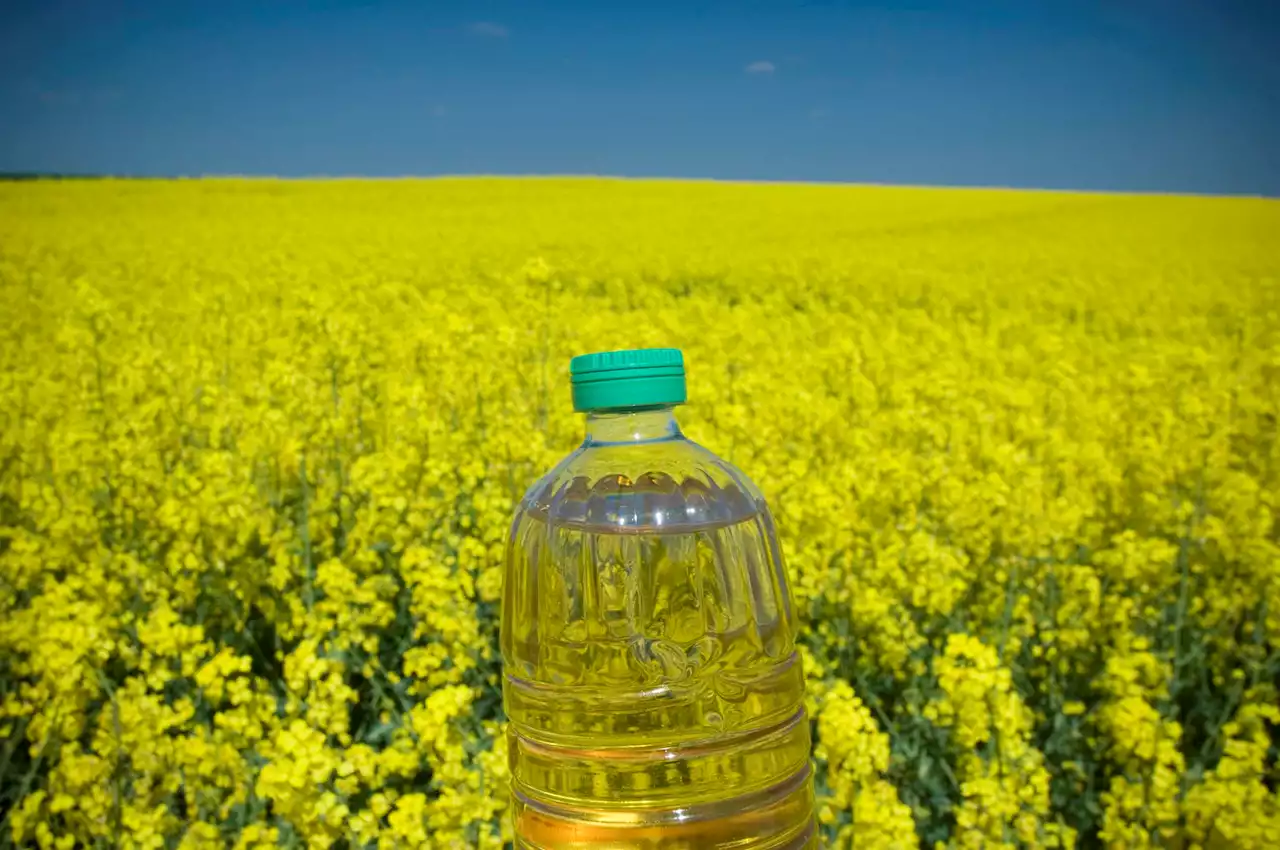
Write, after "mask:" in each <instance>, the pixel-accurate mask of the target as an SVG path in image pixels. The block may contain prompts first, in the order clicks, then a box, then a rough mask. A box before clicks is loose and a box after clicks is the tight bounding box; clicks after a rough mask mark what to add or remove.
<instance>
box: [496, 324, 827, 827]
mask: <svg viewBox="0 0 1280 850" xmlns="http://www.w3.org/2000/svg"><path fill="white" fill-rule="evenodd" d="M571 371H572V375H573V383H574V405H575V408H577V409H578V410H580V411H584V412H585V413H586V414H587V434H586V440H585V441H584V442H583V444H582V446H581V447H580V448H578V449H577V450H576V451H575V452H573V453H572V454H571V455H569V456H568V457H567V458H565V459H564V460H563V461H561V462H560V464H558V465H557V466H556V467H555V468H554V469H553V470H552V471H551V472H550V473H548V474H547V475H546V476H544V477H543V478H542V479H541V480H539V481H538V482H537V483H536V484H534V486H533V487H532V488H530V490H529V492H528V493H527V494H526V495H525V497H524V499H523V500H522V501H521V503H520V506H519V508H518V509H517V511H516V516H515V520H514V522H513V524H512V529H511V536H510V540H509V542H508V548H507V566H506V585H505V591H504V598H503V610H502V656H503V661H504V662H505V680H504V683H503V691H504V701H505V706H506V711H507V715H508V717H509V718H510V721H511V723H510V727H509V728H510V736H511V738H510V752H511V773H512V798H513V807H514V822H515V831H516V846H517V847H524V848H538V850H571V849H572V850H585V848H592V850H601V848H608V849H609V850H640V848H644V849H645V850H649V848H664V850H675V848H691V850H693V848H696V850H720V848H734V850H765V848H769V850H775V848H777V849H778V850H781V848H788V850H790V848H808V847H814V846H816V838H815V831H814V825H813V811H812V810H813V787H812V785H813V783H812V778H811V775H810V770H811V768H810V762H809V744H810V739H809V721H808V719H807V718H806V716H805V710H804V676H803V672H802V670H801V664H800V658H799V656H798V654H797V653H796V651H795V647H794V641H793V634H792V623H793V620H792V613H791V601H790V595H789V591H788V589H787V580H786V571H785V569H784V568H783V563H782V556H781V552H780V550H779V548H778V543H777V536H776V534H775V532H774V527H773V520H772V519H771V517H770V515H769V511H768V509H767V508H766V506H765V502H764V499H763V497H762V496H761V495H760V492H759V491H758V490H757V489H756V487H755V486H754V485H753V484H752V483H751V482H750V481H748V480H747V478H746V476H744V475H743V474H742V473H741V472H739V471H738V470H737V469H735V468H734V467H733V466H732V465H730V464H729V463H727V462H726V461H724V460H721V459H720V458H718V457H716V456H715V455H713V454H712V453H711V452H709V451H707V450H706V449H704V448H702V447H701V446H699V445H697V444H696V443H693V442H691V441H690V440H688V439H686V438H685V436H684V435H683V434H682V433H681V432H680V428H679V426H678V425H677V424H676V420H675V417H674V415H673V408H674V406H675V405H676V404H679V403H682V402H683V401H684V400H685V381H684V364H683V357H682V355H681V353H680V352H679V351H678V350H674V349H646V350H640V351H619V352H606V353H602V354H592V355H584V356H582V357H576V358H574V360H573V363H572V367H571Z"/></svg>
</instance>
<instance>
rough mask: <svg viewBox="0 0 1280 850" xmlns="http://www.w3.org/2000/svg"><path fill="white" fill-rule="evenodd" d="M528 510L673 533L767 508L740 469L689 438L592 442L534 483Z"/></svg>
mask: <svg viewBox="0 0 1280 850" xmlns="http://www.w3.org/2000/svg"><path fill="white" fill-rule="evenodd" d="M519 510H520V511H521V512H522V513H526V514H530V515H532V516H534V517H535V518H541V519H545V520H547V521H550V522H554V523H555V524H557V525H560V524H566V525H582V526H604V527H608V528H610V529H614V530H617V531H621V532H625V531H629V530H633V531H636V532H640V531H646V530H647V531H653V530H658V529H661V530H662V531H663V532H664V533H667V532H675V531H678V530H680V529H681V528H696V527H707V526H716V525H727V524H730V523H734V522H741V521H743V520H746V519H748V518H751V517H754V516H757V515H759V514H762V513H764V514H767V511H768V508H767V506H766V505H765V501H764V497H763V496H762V495H761V493H760V490H759V488H757V487H756V485H755V484H754V483H752V481H751V479H750V478H748V477H747V476H746V475H745V474H744V473H743V472H742V471H741V470H739V469H738V468H737V467H735V466H734V465H733V464H731V463H730V462H729V461H727V460H725V459H723V458H721V457H719V456H717V455H716V454H715V453H713V452H711V451H710V450H709V449H707V448H706V447H704V446H702V445H699V444H698V443H695V442H693V441H692V440H689V439H686V438H684V437H675V438H671V439H664V440H654V441H648V442H642V443H634V444H609V443H606V444H591V443H587V444H584V445H583V446H581V447H579V448H578V449H577V450H575V451H574V452H572V453H571V454H569V455H568V456H567V457H565V458H564V460H562V461H561V462H560V463H558V464H556V466H555V467H554V468H553V469H552V470H551V471H550V472H548V473H547V474H546V475H544V476H543V477H542V478H540V479H538V481H536V482H534V484H533V485H532V486H531V487H530V488H529V490H528V491H527V492H526V493H525V496H524V498H523V500H522V501H521V503H520V509H519Z"/></svg>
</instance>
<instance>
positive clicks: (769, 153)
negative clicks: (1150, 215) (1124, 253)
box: [0, 0, 1280, 195]
mask: <svg viewBox="0 0 1280 850" xmlns="http://www.w3.org/2000/svg"><path fill="white" fill-rule="evenodd" d="M2 14H3V17H2V18H0V20H2V22H3V23H2V24H0V116H2V118H0V120H2V121H3V124H2V125H0V126H2V127H3V129H0V170H6V171H15V170H24V171H32V170H34V171H59V172H112V173H128V174H146V175H175V174H210V173H219V174H225V173H238V174H280V175H289V176H300V175H339V174H341V175H404V174H422V175H426V174H443V173H491V174H493V173H497V174H508V173H514V174H524V173H558V174H564V173H575V174H582V173H592V174H620V175H635V176H677V177H712V178H725V179H749V180H830V181H852V182H883V183H926V184H988V185H1012V186H1046V187H1060V188H1078V189H1114V190H1154V191H1187V192H1243V193H1255V194H1259V193H1260V194H1271V195H1276V194H1280V3H1278V2H1274V0H1270V1H1269V2H1268V1H1267V0H1264V2H1243V0H1106V1H1105V2H1104V1H1103V0H1099V2H1071V3H1068V2H1053V0H1016V1H1015V2H951V3H944V2H936V3H930V2H922V3H877V4H866V3H854V2H836V0H808V2H805V0H797V2H773V3H766V2H750V0H742V2H736V3H731V2H699V0H686V2H663V0H647V2H637V3H622V2H613V0H596V2H550V0H547V2H538V3H528V2H526V3H517V2H506V3H501V2H494V3H483V2H477V3H449V2H436V1H435V0H421V2H414V3H345V2H313V3H307V4H302V3H289V2H271V1H270V0H261V2H241V0H225V1H224V2H209V3H189V2H182V0H155V2H119V1H118V0H74V2H69V0H18V2H14V0H7V2H5V4H4V7H3V13H2Z"/></svg>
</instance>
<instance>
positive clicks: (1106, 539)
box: [0, 179, 1280, 848]
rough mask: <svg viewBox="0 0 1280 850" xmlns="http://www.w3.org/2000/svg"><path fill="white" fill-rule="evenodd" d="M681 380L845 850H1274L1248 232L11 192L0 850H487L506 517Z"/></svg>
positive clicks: (321, 197)
mask: <svg viewBox="0 0 1280 850" xmlns="http://www.w3.org/2000/svg"><path fill="white" fill-rule="evenodd" d="M643 346H678V347H681V348H683V349H684V351H685V356H686V362H687V364H688V371H689V387H690V397H691V403H690V404H689V405H688V406H687V407H685V408H683V409H682V410H681V412H680V416H681V421H682V424H683V425H684V426H685V429H686V431H687V432H689V433H690V435H691V436H692V437H693V438H694V439H696V440H698V441H700V442H703V443H704V444H706V445H707V446H709V447H710V448H712V449H713V450H714V451H716V452H717V453H720V454H722V455H724V456H726V457H727V458H729V459H730V460H732V461H733V462H735V463H736V464H737V465H739V466H740V467H741V468H743V469H744V470H745V471H746V472H747V473H748V474H749V475H750V476H751V477H752V478H754V479H755V480H756V481H757V482H758V483H759V484H760V485H761V487H762V488H763V490H764V492H765V493H766V494H767V495H768V496H769V498H770V501H771V504H772V506H773V509H774V512H775V514H776V516H777V519H778V525H779V533H780V535H781V538H782V541H783V548H784V552H785V556H786V558H787V562H788V567H789V570H790V574H791V577H792V582H793V588H794V595H795V597H796V606H797V610H798V616H799V617H800V619H801V624H800V633H801V635H802V643H803V649H802V652H803V656H804V662H805V665H806V671H807V675H808V680H809V685H810V691H809V702H810V706H809V708H810V711H811V714H812V717H813V719H814V728H815V733H816V735H815V737H816V741H817V745H816V748H815V752H814V758H815V764H816V765H817V775H818V790H819V793H820V795H821V800H820V814H819V817H820V821H821V825H822V830H823V834H824V836H825V841H826V843H827V845H828V846H831V847H850V846H857V847H860V848H861V847H866V848H898V847H914V846H917V845H923V846H929V847H933V846H947V847H962V848H992V847H1070V846H1079V847H1096V846H1108V847H1134V848H1142V847H1177V848H1193V847H1203V848H1274V847H1277V846H1280V790H1278V786H1280V772H1278V769H1277V743H1278V742H1280V733H1278V729H1280V707H1278V704H1280V703H1278V698H1277V688H1278V687H1280V524H1278V522H1277V511H1278V509H1280V422H1278V417H1280V203H1277V202H1275V201H1269V200H1260V199H1215V198H1180V197H1154V196H1147V197H1141V196H1105V195H1089V194H1068V193H1059V194H1054V193H1024V192H1011V191H961V190H929V189H898V188H869V187H836V186H827V187H823V186H782V185H778V186H766V185H732V184H710V183H707V184H698V183H678V182H657V181H655V182H634V181H614V180H586V179H582V180H571V179H564V180H561V179H555V180H551V179H547V180H498V179H476V180H432V181H385V182H361V181H327V182H277V181H269V180H261V181H258V180H254V181H248V180H245V181H241V180H193V181H173V182H160V181H156V182H129V181H94V182H88V181H86V182H64V183H31V184H9V185H4V186H0V817H3V829H2V830H0V846H10V845H13V846H36V847H41V848H71V847H120V848H161V847H181V848H203V847H210V848H212V847H223V846H232V847H235V848H251V847H266V846H272V847H274V846H285V847H308V848H320V847H329V846H334V845H337V846H340V847H349V848H359V847H380V848H391V847H430V848H455V847H456V848H461V847H482V848H498V847H502V846H503V845H504V843H506V842H509V841H510V829H509V826H508V825H507V824H506V822H505V820H504V813H505V812H506V809H507V798H506V785H507V781H508V774H507V756H506V747H505V741H504V733H503V717H502V712H501V695H500V687H499V684H500V675H501V669H500V662H499V658H498V654H497V651H496V645H497V643H496V633H497V628H498V622H497V605H496V603H497V600H498V599H499V597H500V594H501V592H502V587H501V570H500V564H501V562H502V558H503V544H504V536H505V534H506V532H507V524H508V521H509V518H510V515H511V511H512V507H513V504H514V502H515V500H517V499H518V498H519V496H520V495H521V494H522V493H523V491H524V489H525V488H526V487H527V486H528V484H529V483H530V482H531V481H532V480H533V479H534V478H535V477H536V476H537V475H538V474H540V472H542V471H543V470H545V469H547V468H548V467H550V466H551V464H552V463H554V461H556V460H557V459H558V458H559V457H561V456H562V455H563V454H565V453H566V452H567V451H569V450H570V449H571V448H572V447H573V446H574V445H575V444H576V442H577V441H578V440H579V439H580V422H579V421H578V418H577V417H576V416H575V415H574V414H573V412H572V409H571V405H570V401H569V387H568V360H569V357H570V356H571V355H573V354H577V353H581V352H585V351H593V350H601V349H610V348H630V347H643Z"/></svg>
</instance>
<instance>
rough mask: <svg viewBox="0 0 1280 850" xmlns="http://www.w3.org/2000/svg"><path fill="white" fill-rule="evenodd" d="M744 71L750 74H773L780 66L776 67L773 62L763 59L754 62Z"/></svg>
mask: <svg viewBox="0 0 1280 850" xmlns="http://www.w3.org/2000/svg"><path fill="white" fill-rule="evenodd" d="M743 70H744V71H746V72H747V73H748V74H772V73H773V72H774V71H776V70H778V66H777V65H774V64H773V63H772V62H769V61H767V60H764V59H761V60H759V61H756V62H752V63H751V64H750V65H748V66H747V67H746V68H743Z"/></svg>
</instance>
